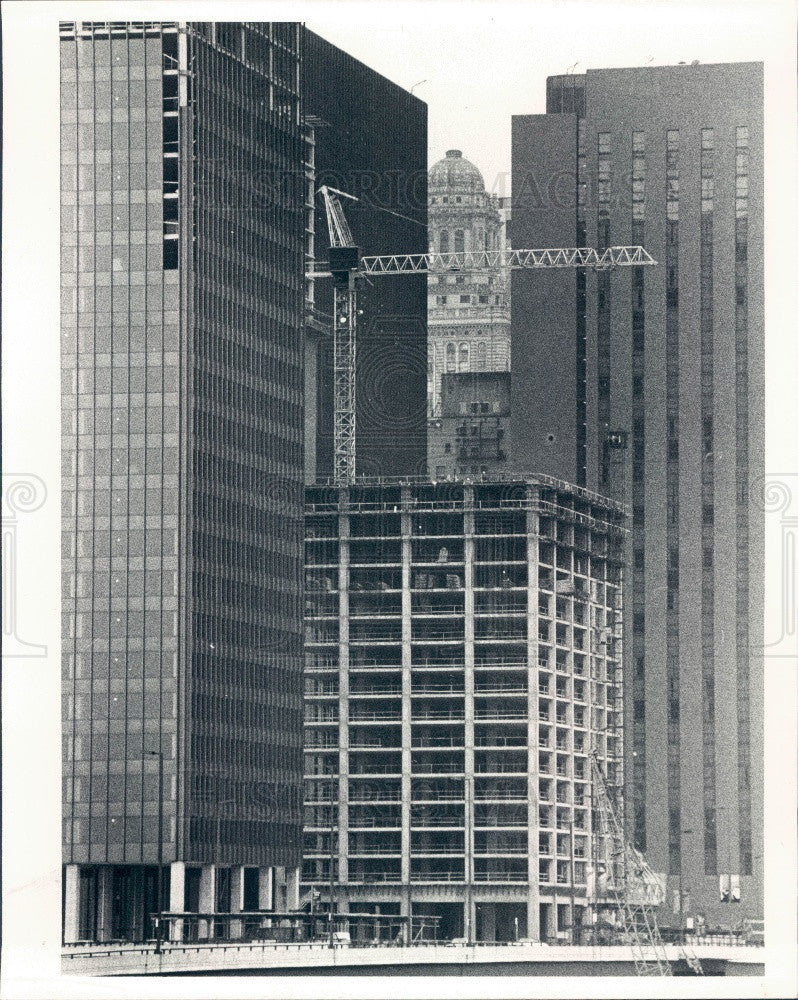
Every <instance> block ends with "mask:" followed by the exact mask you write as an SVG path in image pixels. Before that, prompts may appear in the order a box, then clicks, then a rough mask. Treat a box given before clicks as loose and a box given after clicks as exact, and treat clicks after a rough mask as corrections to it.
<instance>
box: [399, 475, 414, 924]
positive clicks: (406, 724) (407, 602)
mask: <svg viewBox="0 0 798 1000" xmlns="http://www.w3.org/2000/svg"><path fill="white" fill-rule="evenodd" d="M401 498H402V514H401V533H402V542H401V545H402V785H401V792H400V794H401V798H402V813H401V823H402V833H401V851H402V859H401V866H402V868H401V879H402V886H403V888H402V905H403V906H406V907H407V911H408V912H409V910H410V892H411V885H410V811H411V810H410V802H411V789H412V780H411V777H410V775H411V764H412V751H411V745H412V743H411V725H410V708H411V704H412V699H411V696H410V695H411V689H412V674H411V662H412V647H411V644H410V640H411V622H412V617H411V601H412V597H411V592H410V588H411V586H412V580H411V574H410V564H411V561H412V551H411V546H412V542H411V524H410V513H409V502H410V500H411V489H410V487H408V486H403V487H402V493H401Z"/></svg>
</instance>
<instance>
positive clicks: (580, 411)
mask: <svg viewBox="0 0 798 1000" xmlns="http://www.w3.org/2000/svg"><path fill="white" fill-rule="evenodd" d="M585 143H586V140H585V120H584V118H580V119H579V121H578V123H577V135H576V164H577V170H576V173H577V182H576V242H577V246H585V244H586V243H587V225H586V222H587V220H586V207H587V147H586V144H585ZM586 289H587V277H586V275H585V271H584V268H579V270H578V271H577V272H576V469H577V480H578V483H579V485H581V486H584V485H586V483H587V314H586V297H587V292H586Z"/></svg>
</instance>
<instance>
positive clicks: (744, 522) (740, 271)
mask: <svg viewBox="0 0 798 1000" xmlns="http://www.w3.org/2000/svg"><path fill="white" fill-rule="evenodd" d="M748 142H749V138H748V127H747V126H745V125H741V126H739V127H738V128H737V132H736V177H735V212H734V214H735V220H734V222H735V227H734V228H735V234H734V240H735V258H736V260H735V276H734V284H735V323H734V325H735V351H734V353H735V372H736V384H735V425H736V454H737V462H736V466H735V468H736V480H737V483H736V485H737V490H736V496H737V517H736V521H737V534H736V538H737V543H736V547H737V553H736V555H737V573H736V589H737V594H736V597H737V600H736V604H737V656H736V658H737V741H738V747H739V751H738V764H737V767H738V773H737V797H738V810H739V848H740V872H741V874H743V875H750V874H751V872H752V870H753V847H752V836H751V767H750V757H751V705H750V698H749V685H750V667H749V661H748V658H749V653H748V650H749V634H748V618H749V613H750V607H749V599H748V576H749V558H750V553H749V543H748V475H749V469H748V170H749V145H748Z"/></svg>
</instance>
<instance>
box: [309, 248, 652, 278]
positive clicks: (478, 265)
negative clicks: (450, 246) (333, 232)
mask: <svg viewBox="0 0 798 1000" xmlns="http://www.w3.org/2000/svg"><path fill="white" fill-rule="evenodd" d="M346 249H347V250H350V248H348V247H347V248H346ZM351 249H352V250H354V249H355V248H354V247H353V248H351ZM331 263H332V262H331ZM656 263H657V262H656V260H654V258H653V257H652V256H651V254H649V253H648V251H647V250H645V249H644V248H643V247H641V246H618V247H607V248H606V249H604V250H596V249H595V248H593V247H551V248H546V249H541V250H479V251H467V252H464V253H462V252H461V253H417V254H384V255H381V256H372V257H368V256H367V257H361V258H360V265H359V267H358V268H357V270H358V271H359V272H360V273H361V274H368V275H379V274H429V273H437V272H443V271H492V270H500V269H502V268H511V269H529V270H537V269H552V268H554V269H556V268H581V267H585V268H591V269H592V270H596V271H602V270H608V269H610V268H615V267H650V266H652V265H654V264H656ZM321 267H322V268H323V269H322V270H318V271H317V270H315V269H314V270H313V271H312V272H311V273H310V274H309V277H318V278H321V277H329V276H330V273H331V272H330V271H329V270H327V269H326V267H325V265H324V264H322V265H321ZM352 270H355V268H354V267H353V268H352Z"/></svg>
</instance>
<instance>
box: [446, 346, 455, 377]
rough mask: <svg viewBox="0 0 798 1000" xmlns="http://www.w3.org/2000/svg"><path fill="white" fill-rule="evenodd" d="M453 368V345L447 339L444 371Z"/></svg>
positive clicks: (450, 370)
mask: <svg viewBox="0 0 798 1000" xmlns="http://www.w3.org/2000/svg"><path fill="white" fill-rule="evenodd" d="M454 370H455V346H454V344H453V343H452V342H451V341H449V343H448V344H447V345H446V371H447V372H453V371H454Z"/></svg>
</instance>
